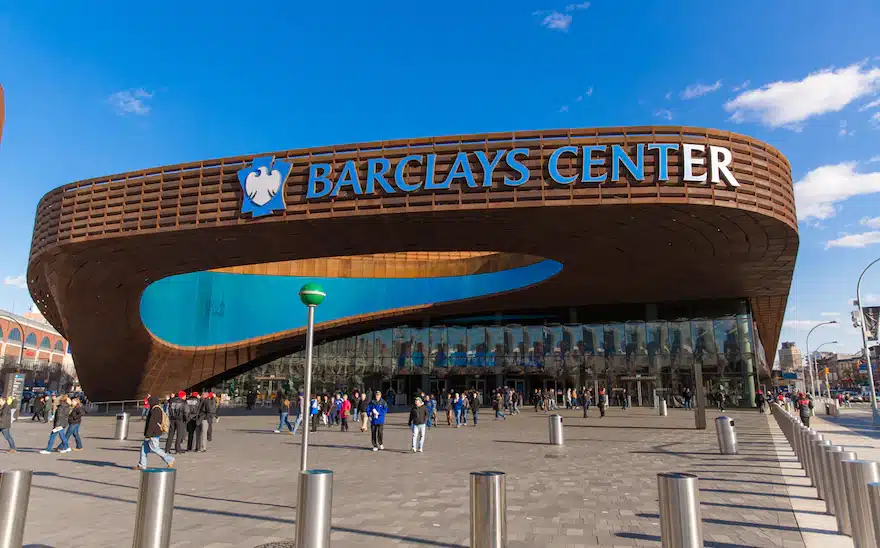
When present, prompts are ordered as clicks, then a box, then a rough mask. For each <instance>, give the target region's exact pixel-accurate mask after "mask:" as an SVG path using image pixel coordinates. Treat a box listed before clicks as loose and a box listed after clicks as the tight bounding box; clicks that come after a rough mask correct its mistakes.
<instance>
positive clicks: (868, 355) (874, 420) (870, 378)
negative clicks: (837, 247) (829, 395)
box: [856, 258, 880, 427]
mask: <svg viewBox="0 0 880 548" xmlns="http://www.w3.org/2000/svg"><path fill="white" fill-rule="evenodd" d="M877 261H880V258H877V259H874V260H873V261H872V262H871V264H869V265H868V266H866V267H865V269H864V270H862V273H861V274H860V275H859V281H858V282H857V283H856V306H858V307H859V323H860V324H861V326H860V327H859V329H860V330H861V332H862V346H863V347H864V349H865V362H866V363H867V364H868V385H869V386H870V387H871V424H873V425H874V426H875V427H876V426H877V420H878V417H877V394H876V391H875V390H874V372H873V371H872V370H871V353H870V352H869V351H868V335H867V333H865V327H867V326H866V325H865V311H864V310H863V309H862V278H864V277H865V272H867V271H868V269H869V268H871V267H872V266H874V264H875V263H877Z"/></svg>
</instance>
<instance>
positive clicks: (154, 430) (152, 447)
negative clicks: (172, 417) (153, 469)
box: [133, 397, 174, 470]
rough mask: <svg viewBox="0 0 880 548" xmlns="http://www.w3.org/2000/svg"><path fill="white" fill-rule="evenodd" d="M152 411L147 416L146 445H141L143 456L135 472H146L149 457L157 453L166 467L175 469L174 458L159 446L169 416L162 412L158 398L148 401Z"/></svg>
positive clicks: (145, 427)
mask: <svg viewBox="0 0 880 548" xmlns="http://www.w3.org/2000/svg"><path fill="white" fill-rule="evenodd" d="M147 403H148V404H149V406H150V411H149V413H148V414H147V423H146V424H145V425H144V443H143V444H141V456H140V459H138V463H137V466H134V467H133V469H134V470H146V468H147V455H149V454H150V453H155V454H156V455H157V456H158V457H159V458H160V459H162V460H163V461H165V466H167V467H168V468H174V457H172V456H171V455H169V454H167V453H165V451H162V448H161V447H160V446H159V438H160V437H161V436H162V434H164V433H165V432H166V431H167V430H168V428H170V426H169V420H168V415H166V414H165V412H164V411H162V406H161V405H159V402H158V401H157V400H156V398H153V397H151V398H150V399H149V400H147Z"/></svg>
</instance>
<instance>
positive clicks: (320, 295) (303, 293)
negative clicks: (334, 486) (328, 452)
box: [299, 284, 327, 472]
mask: <svg viewBox="0 0 880 548" xmlns="http://www.w3.org/2000/svg"><path fill="white" fill-rule="evenodd" d="M326 296H327V294H326V293H324V290H323V289H321V286H320V285H318V284H306V285H304V286H302V289H300V290H299V298H300V300H301V301H302V303H303V304H304V305H306V308H308V311H309V312H308V326H307V327H306V371H305V383H306V385H305V389H304V391H303V401H302V405H301V406H300V410H299V412H300V415H302V420H303V423H302V427H303V441H302V453H301V455H302V457H301V459H300V471H301V472H305V471H306V470H307V469H308V466H307V460H308V455H309V424H308V422H307V421H309V420H310V419H311V414H312V404H311V402H312V400H311V398H312V346H314V344H313V343H314V339H315V308H316V307H317V306H318V305H319V304H321V303H322V302H324V298H325V297H326Z"/></svg>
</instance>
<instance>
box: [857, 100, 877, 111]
mask: <svg viewBox="0 0 880 548" xmlns="http://www.w3.org/2000/svg"><path fill="white" fill-rule="evenodd" d="M872 108H880V99H874V100H873V101H871V102H870V103H868V104H867V105H863V106H862V107H860V108H859V112H862V111H865V110H870V109H872Z"/></svg>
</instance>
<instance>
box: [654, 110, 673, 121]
mask: <svg viewBox="0 0 880 548" xmlns="http://www.w3.org/2000/svg"><path fill="white" fill-rule="evenodd" d="M654 116H656V117H657V118H665V119H666V120H672V111H671V110H669V109H666V108H661V109H660V110H658V111H657V112H655V113H654Z"/></svg>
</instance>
